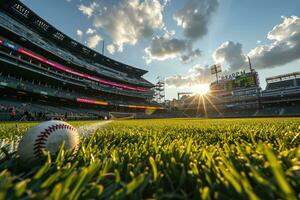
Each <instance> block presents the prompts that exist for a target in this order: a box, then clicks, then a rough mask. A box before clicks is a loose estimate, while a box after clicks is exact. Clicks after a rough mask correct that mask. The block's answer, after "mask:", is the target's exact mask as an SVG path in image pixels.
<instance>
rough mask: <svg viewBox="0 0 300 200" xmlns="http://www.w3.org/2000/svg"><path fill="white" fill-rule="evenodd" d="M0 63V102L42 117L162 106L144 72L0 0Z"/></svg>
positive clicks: (11, 2)
mask: <svg viewBox="0 0 300 200" xmlns="http://www.w3.org/2000/svg"><path fill="white" fill-rule="evenodd" d="M0 64H1V68H0V92H1V93H0V100H4V99H8V100H9V102H12V103H11V104H8V102H6V103H5V104H4V103H3V105H6V106H8V107H15V108H19V107H20V105H16V104H18V103H19V104H27V105H29V104H30V110H31V112H32V113H39V112H42V113H46V117H47V118H53V117H59V116H62V115H68V118H72V117H71V116H73V118H77V117H80V118H81V119H85V118H97V117H99V116H105V115H107V114H108V112H134V113H136V112H144V111H145V110H146V109H152V110H155V111H157V112H159V111H160V110H162V109H163V108H162V107H161V106H160V105H158V104H157V103H155V102H152V97H153V94H154V92H153V90H152V88H153V87H154V85H153V84H152V83H150V82H149V81H147V80H145V79H144V78H143V75H144V74H146V73H147V71H145V70H142V69H138V68H135V67H132V66H129V65H126V64H124V63H121V62H118V61H116V60H113V59H110V58H108V57H106V56H104V55H102V54H100V53H98V52H96V51H94V50H93V49H90V48H88V47H86V46H84V45H82V44H80V43H78V42H77V41H75V40H73V39H71V38H70V37H68V36H67V35H65V34H64V33H62V32H61V31H59V30H57V29H56V28H55V27H53V26H52V25H50V24H49V23H48V22H46V21H45V20H44V19H42V18H40V17H39V16H38V15H36V14H35V13H34V12H33V11H32V10H30V9H29V8H28V7H26V6H25V5H24V4H23V3H22V2H20V1H18V0H3V1H1V2H0ZM41 104H42V106H41ZM85 109H86V110H85ZM16 111H17V112H18V109H17V110H16ZM2 114H3V113H2ZM3 115H5V114H3Z"/></svg>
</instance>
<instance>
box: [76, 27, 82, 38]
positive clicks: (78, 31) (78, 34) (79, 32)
mask: <svg viewBox="0 0 300 200" xmlns="http://www.w3.org/2000/svg"><path fill="white" fill-rule="evenodd" d="M76 35H77V36H78V37H81V36H82V35H83V32H82V30H80V29H77V31H76Z"/></svg>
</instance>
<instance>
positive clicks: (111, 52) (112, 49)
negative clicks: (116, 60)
mask: <svg viewBox="0 0 300 200" xmlns="http://www.w3.org/2000/svg"><path fill="white" fill-rule="evenodd" d="M106 49H107V51H108V52H109V53H110V54H114V53H115V52H116V49H115V46H114V45H113V44H109V45H107V47H106Z"/></svg>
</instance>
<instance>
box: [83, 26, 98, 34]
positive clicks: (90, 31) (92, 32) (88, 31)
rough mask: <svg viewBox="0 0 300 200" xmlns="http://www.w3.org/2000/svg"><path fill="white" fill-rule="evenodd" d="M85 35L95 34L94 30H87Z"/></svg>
mask: <svg viewBox="0 0 300 200" xmlns="http://www.w3.org/2000/svg"><path fill="white" fill-rule="evenodd" d="M85 33H86V34H87V35H93V34H94V33H96V30H95V29H92V28H88V29H87V30H86V32H85Z"/></svg>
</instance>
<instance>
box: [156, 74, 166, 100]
mask: <svg viewBox="0 0 300 200" xmlns="http://www.w3.org/2000/svg"><path fill="white" fill-rule="evenodd" d="M165 96H166V92H165V79H164V78H163V77H157V83H156V84H155V87H154V99H155V101H156V102H158V103H164V102H165Z"/></svg>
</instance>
